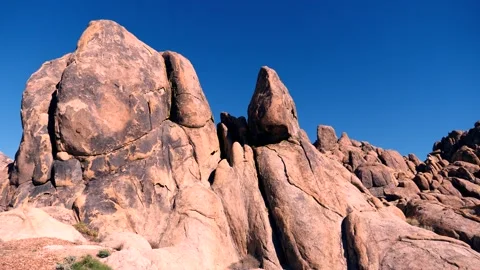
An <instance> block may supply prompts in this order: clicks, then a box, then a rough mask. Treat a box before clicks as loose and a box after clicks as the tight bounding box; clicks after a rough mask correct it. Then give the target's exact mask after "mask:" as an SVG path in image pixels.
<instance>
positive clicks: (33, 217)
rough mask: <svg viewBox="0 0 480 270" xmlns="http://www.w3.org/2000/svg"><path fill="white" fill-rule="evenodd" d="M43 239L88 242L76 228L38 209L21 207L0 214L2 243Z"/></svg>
mask: <svg viewBox="0 0 480 270" xmlns="http://www.w3.org/2000/svg"><path fill="white" fill-rule="evenodd" d="M41 237H50V238H57V239H62V240H66V241H70V242H76V243H83V242H86V240H85V238H84V237H83V236H82V235H81V234H80V233H79V232H78V231H77V230H75V228H73V227H72V226H70V225H66V224H63V223H61V222H60V221H57V220H55V219H54V218H52V217H50V216H49V215H48V214H47V213H45V212H44V211H42V210H40V209H38V208H33V207H21V208H17V209H14V210H10V211H7V212H3V213H0V241H4V242H6V241H12V240H20V239H28V238H41Z"/></svg>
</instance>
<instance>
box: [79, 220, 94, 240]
mask: <svg viewBox="0 0 480 270" xmlns="http://www.w3.org/2000/svg"><path fill="white" fill-rule="evenodd" d="M73 227H74V228H75V229H76V230H77V231H79V232H80V233H81V234H83V235H86V236H88V237H90V238H92V239H93V240H96V239H98V232H97V231H96V230H93V229H90V228H89V227H88V225H87V224H85V223H83V222H79V223H77V224H75V225H73Z"/></svg>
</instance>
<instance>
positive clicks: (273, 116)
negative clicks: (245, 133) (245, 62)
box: [248, 66, 300, 145]
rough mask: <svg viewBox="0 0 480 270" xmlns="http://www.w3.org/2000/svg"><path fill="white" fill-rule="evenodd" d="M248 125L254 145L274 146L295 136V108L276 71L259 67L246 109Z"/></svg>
mask: <svg viewBox="0 0 480 270" xmlns="http://www.w3.org/2000/svg"><path fill="white" fill-rule="evenodd" d="M248 125H249V128H250V132H251V136H252V138H253V139H254V142H253V143H254V144H256V145H264V144H270V143H277V142H280V141H282V140H287V139H289V138H291V137H293V138H296V137H298V133H299V130H300V127H299V125H298V120H297V109H296V108H295V103H294V102H293V99H292V97H291V96H290V94H289V92H288V89H287V87H285V85H284V84H283V83H282V81H281V80H280V78H279V77H278V75H277V73H276V72H275V70H273V69H271V68H269V67H266V66H265V67H262V68H261V69H260V72H259V73H258V78H257V85H256V87H255V93H254V94H253V97H252V99H251V101H250V105H249V106H248Z"/></svg>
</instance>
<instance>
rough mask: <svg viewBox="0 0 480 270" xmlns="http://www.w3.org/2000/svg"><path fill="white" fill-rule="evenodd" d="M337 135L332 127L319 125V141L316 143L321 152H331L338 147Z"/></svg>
mask: <svg viewBox="0 0 480 270" xmlns="http://www.w3.org/2000/svg"><path fill="white" fill-rule="evenodd" d="M337 141H338V139H337V134H336V133H335V130H334V129H333V127H331V126H324V125H319V126H318V127H317V141H316V142H315V143H314V145H315V147H317V149H318V150H320V151H331V150H333V149H335V146H336V145H337Z"/></svg>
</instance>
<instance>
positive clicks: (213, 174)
mask: <svg viewBox="0 0 480 270" xmlns="http://www.w3.org/2000/svg"><path fill="white" fill-rule="evenodd" d="M216 171H217V170H216V169H215V170H213V171H212V172H211V173H210V175H209V176H208V182H209V183H210V185H213V181H214V180H215V172H216Z"/></svg>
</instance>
